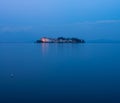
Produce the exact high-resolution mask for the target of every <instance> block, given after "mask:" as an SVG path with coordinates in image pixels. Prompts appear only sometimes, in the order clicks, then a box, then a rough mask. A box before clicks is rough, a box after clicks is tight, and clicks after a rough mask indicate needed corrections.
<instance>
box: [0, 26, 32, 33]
mask: <svg viewBox="0 0 120 103" xmlns="http://www.w3.org/2000/svg"><path fill="white" fill-rule="evenodd" d="M31 29H32V26H24V27H23V26H21V27H20V26H19V27H15V26H0V32H26V31H30V30H31Z"/></svg>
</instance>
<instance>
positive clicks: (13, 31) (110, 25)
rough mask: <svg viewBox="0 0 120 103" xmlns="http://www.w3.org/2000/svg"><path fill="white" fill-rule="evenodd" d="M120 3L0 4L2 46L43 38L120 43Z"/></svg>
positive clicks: (14, 0) (28, 0) (48, 0)
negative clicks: (109, 40) (62, 37)
mask: <svg viewBox="0 0 120 103" xmlns="http://www.w3.org/2000/svg"><path fill="white" fill-rule="evenodd" d="M119 5H120V0H0V42H4V41H5V42H6V41H8V42H12V41H13V42H14V41H21V42H22V41H34V40H36V39H38V38H40V37H42V36H48V37H58V36H65V37H79V38H83V39H85V40H94V39H112V40H120V13H119V11H120V6H119Z"/></svg>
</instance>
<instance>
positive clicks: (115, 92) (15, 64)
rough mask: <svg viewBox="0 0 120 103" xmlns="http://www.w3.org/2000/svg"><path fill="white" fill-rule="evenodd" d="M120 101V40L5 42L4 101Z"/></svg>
mask: <svg viewBox="0 0 120 103" xmlns="http://www.w3.org/2000/svg"><path fill="white" fill-rule="evenodd" d="M23 102H25V103H38V102H39V103H120V44H0V103H23Z"/></svg>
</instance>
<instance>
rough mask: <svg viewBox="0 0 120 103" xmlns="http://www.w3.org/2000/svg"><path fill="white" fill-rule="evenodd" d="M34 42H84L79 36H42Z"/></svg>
mask: <svg viewBox="0 0 120 103" xmlns="http://www.w3.org/2000/svg"><path fill="white" fill-rule="evenodd" d="M36 43H85V40H83V39H79V38H65V37H58V38H47V37H42V38H40V39H39V40H37V41H36Z"/></svg>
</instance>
